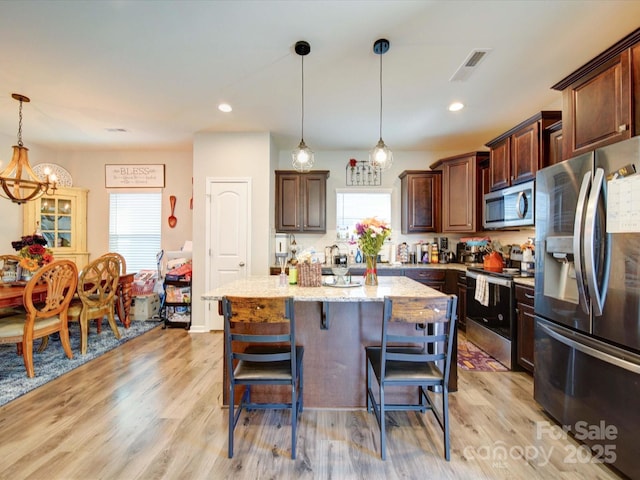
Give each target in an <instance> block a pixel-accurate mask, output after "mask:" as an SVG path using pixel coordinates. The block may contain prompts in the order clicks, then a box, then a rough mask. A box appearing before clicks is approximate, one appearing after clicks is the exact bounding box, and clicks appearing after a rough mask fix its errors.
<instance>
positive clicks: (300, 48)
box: [291, 40, 313, 172]
mask: <svg viewBox="0 0 640 480" xmlns="http://www.w3.org/2000/svg"><path fill="white" fill-rule="evenodd" d="M295 51H296V53H297V54H298V55H300V58H301V60H302V122H301V129H300V144H299V145H298V148H296V149H295V150H294V151H293V152H291V157H292V158H293V162H292V163H293V168H295V169H296V170H297V171H298V172H308V171H309V170H311V167H312V166H313V152H312V151H311V149H310V148H309V147H307V144H306V143H304V57H305V56H306V55H308V54H309V52H310V51H311V46H310V45H309V43H308V42H305V41H304V40H300V41H298V42H296V47H295Z"/></svg>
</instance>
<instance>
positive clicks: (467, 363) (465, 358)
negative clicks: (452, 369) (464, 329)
mask: <svg viewBox="0 0 640 480" xmlns="http://www.w3.org/2000/svg"><path fill="white" fill-rule="evenodd" d="M458 368H461V369H462V370H469V371H474V372H508V371H509V369H508V368H507V367H505V366H504V365H502V364H501V363H500V362H499V361H498V360H496V359H495V358H493V357H492V356H491V355H489V354H488V353H486V352H485V351H484V350H481V349H480V348H479V347H477V346H476V345H475V344H473V343H471V342H470V341H468V340H467V339H465V338H462V337H458Z"/></svg>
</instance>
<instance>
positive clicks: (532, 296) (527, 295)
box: [523, 292, 536, 299]
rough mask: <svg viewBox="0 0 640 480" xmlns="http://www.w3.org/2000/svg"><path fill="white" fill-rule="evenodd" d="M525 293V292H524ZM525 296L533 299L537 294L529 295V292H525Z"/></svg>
mask: <svg viewBox="0 0 640 480" xmlns="http://www.w3.org/2000/svg"><path fill="white" fill-rule="evenodd" d="M523 293H524V292H523ZM524 296H525V298H531V299H534V298H536V296H535V295H529V294H528V293H525V294H524Z"/></svg>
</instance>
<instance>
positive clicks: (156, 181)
mask: <svg viewBox="0 0 640 480" xmlns="http://www.w3.org/2000/svg"><path fill="white" fill-rule="evenodd" d="M104 185H105V187H106V188H158V187H159V188H164V165H105V166H104Z"/></svg>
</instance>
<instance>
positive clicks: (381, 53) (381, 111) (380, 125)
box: [380, 53, 382, 140]
mask: <svg viewBox="0 0 640 480" xmlns="http://www.w3.org/2000/svg"><path fill="white" fill-rule="evenodd" d="M380 140H382V53H380Z"/></svg>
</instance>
